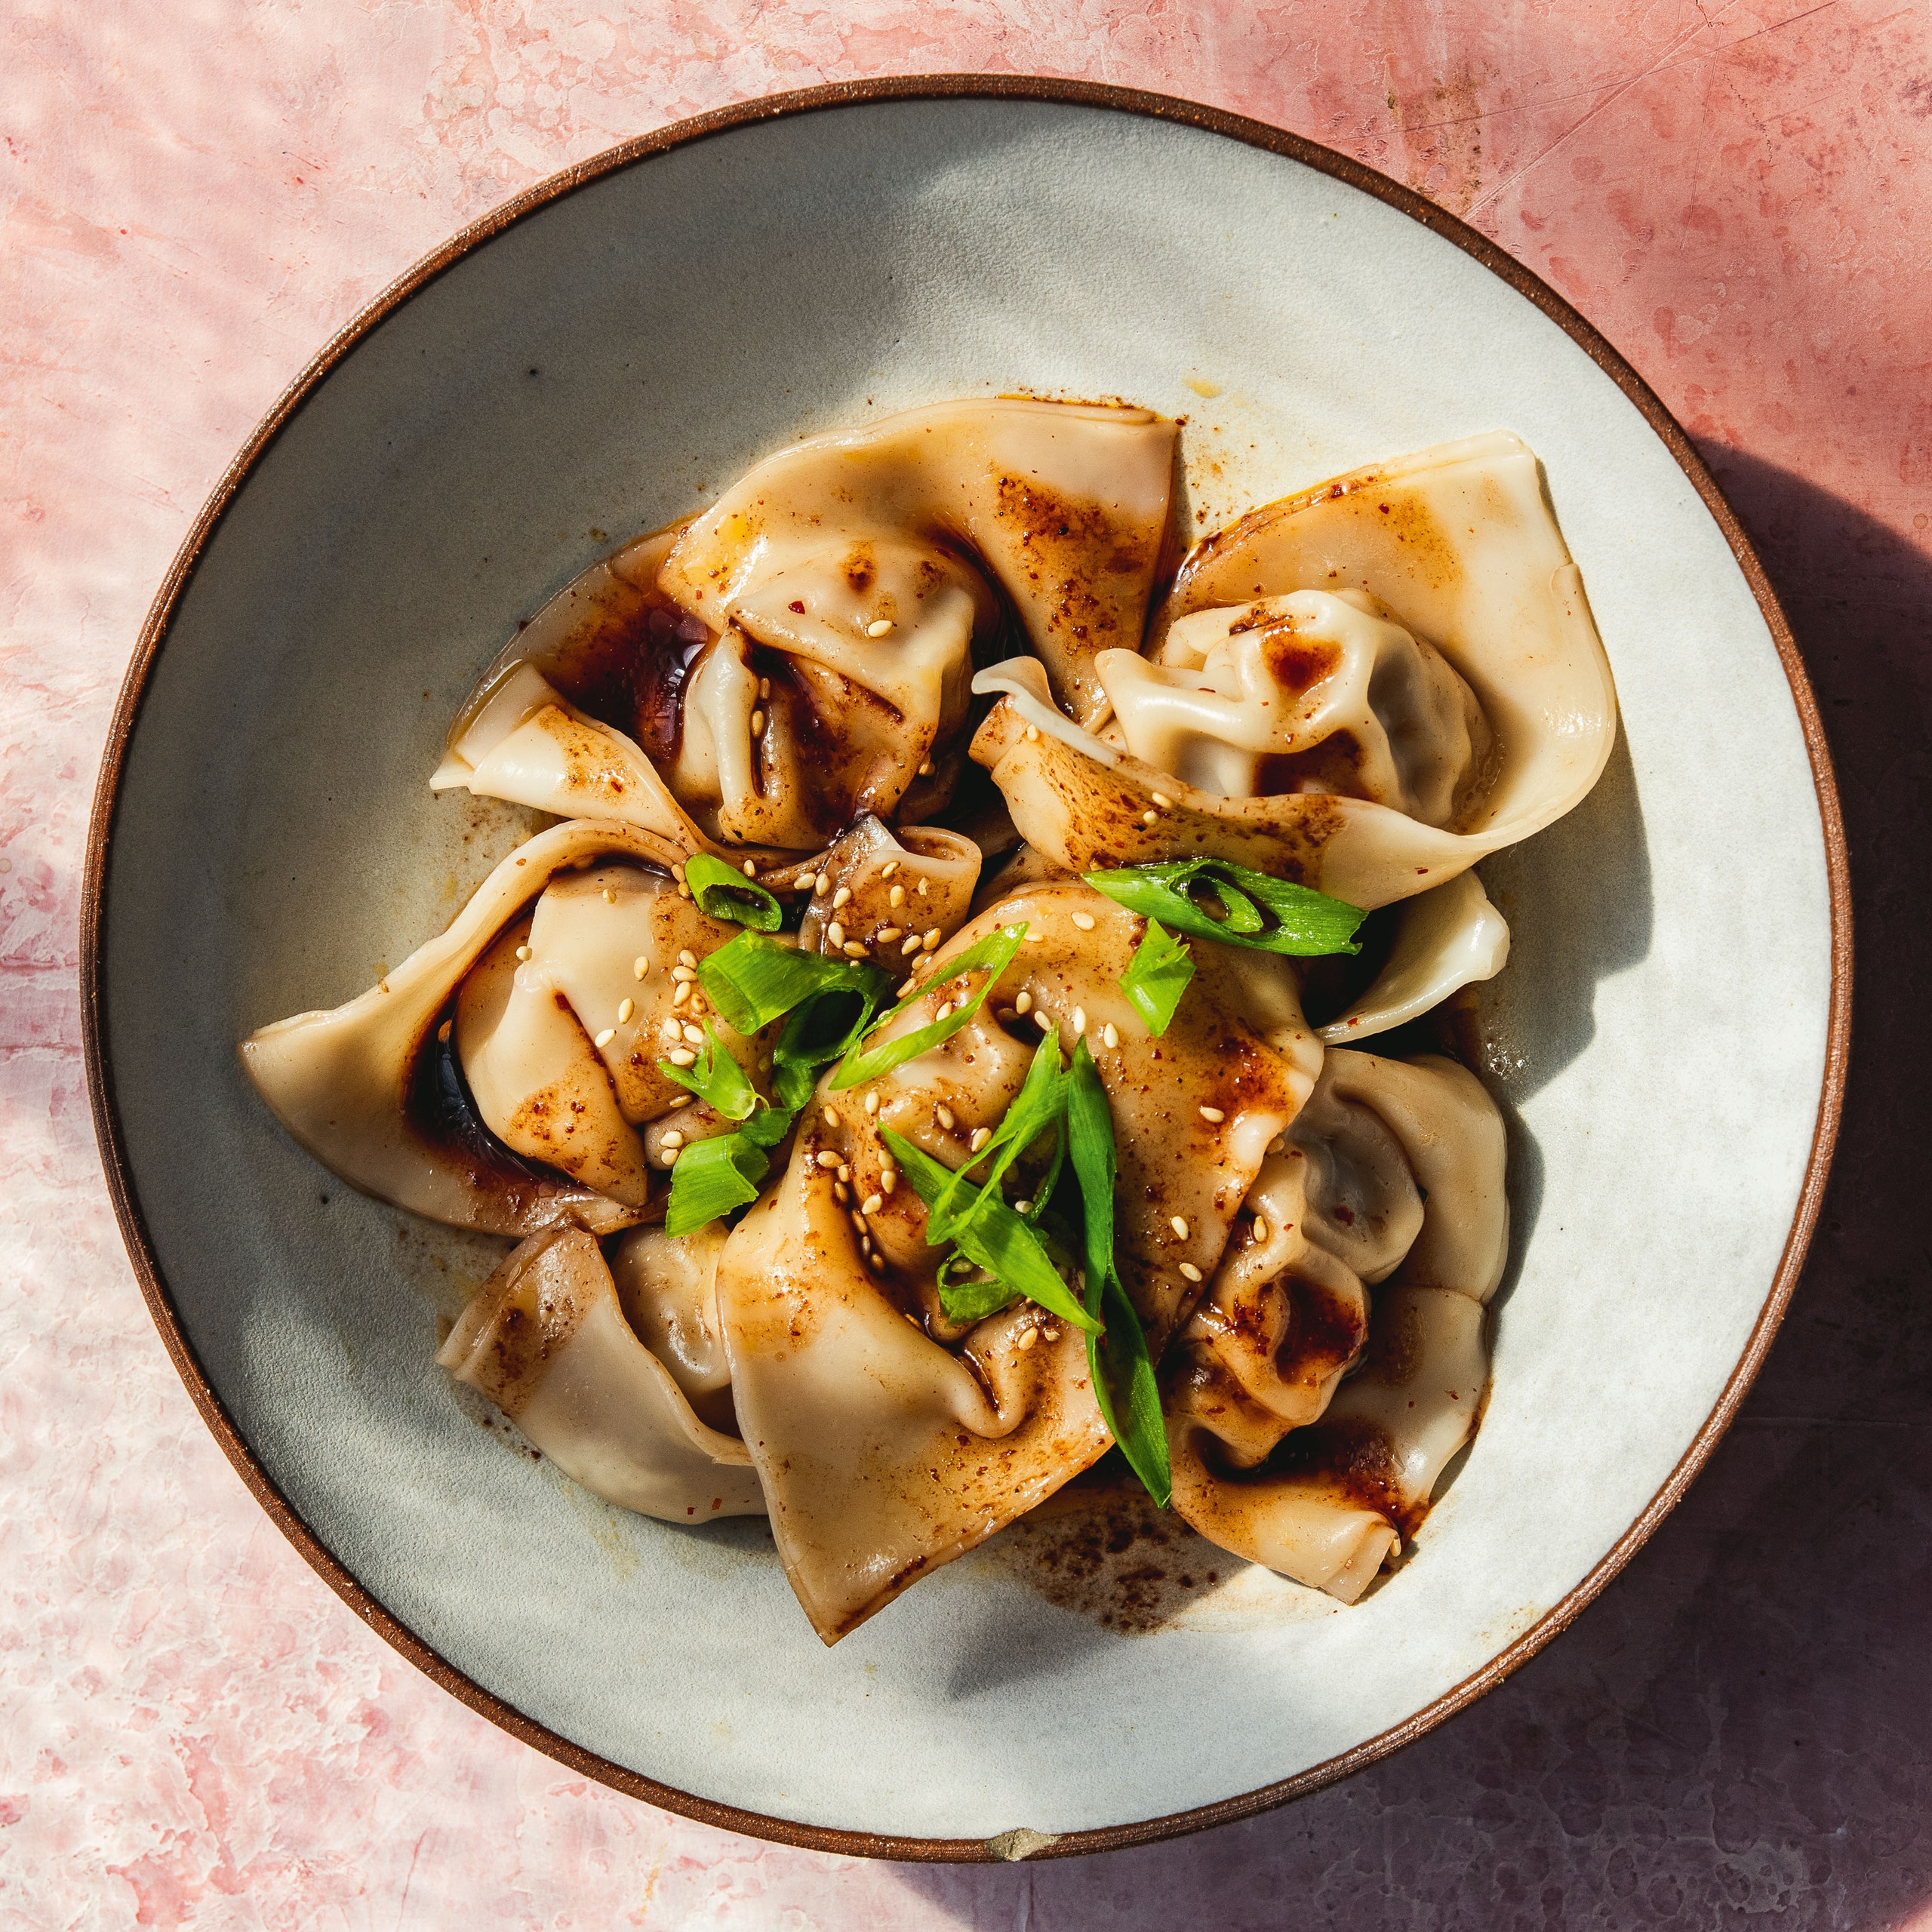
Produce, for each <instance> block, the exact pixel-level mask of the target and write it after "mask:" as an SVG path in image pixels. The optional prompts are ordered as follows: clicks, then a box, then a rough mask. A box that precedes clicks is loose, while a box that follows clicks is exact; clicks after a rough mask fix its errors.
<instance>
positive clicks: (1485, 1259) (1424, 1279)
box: [1164, 1052, 1509, 1602]
mask: <svg viewBox="0 0 1932 1932" xmlns="http://www.w3.org/2000/svg"><path fill="white" fill-rule="evenodd" d="M1504 1152H1505V1150H1504V1141H1503V1122H1502V1118H1501V1116H1500V1114H1499V1113H1498V1112H1497V1109H1496V1106H1495V1103H1494V1102H1493V1101H1491V1100H1490V1099H1489V1097H1488V1096H1487V1094H1486V1093H1485V1092H1484V1090H1483V1088H1482V1087H1481V1083H1480V1082H1478V1081H1477V1080H1476V1079H1475V1077H1474V1075H1472V1074H1470V1073H1469V1072H1467V1070H1466V1069H1464V1068H1463V1067H1460V1066H1457V1064H1456V1063H1454V1061H1451V1060H1445V1059H1443V1058H1441V1057H1437V1056H1434V1055H1425V1056H1423V1057H1420V1058H1419V1059H1417V1060H1413V1061H1406V1062H1405V1061H1401V1060H1389V1059H1385V1058H1383V1057H1380V1056H1378V1055H1375V1054H1362V1053H1355V1052H1331V1053H1330V1054H1328V1056H1327V1059H1326V1060H1325V1061H1324V1065H1323V1071H1322V1078H1321V1083H1320V1084H1319V1085H1318V1088H1317V1089H1316V1091H1315V1094H1314V1096H1313V1097H1312V1098H1311V1100H1310V1101H1309V1105H1308V1106H1307V1107H1306V1108H1305V1109H1303V1113H1302V1115H1301V1116H1300V1118H1298V1119H1297V1121H1296V1122H1295V1124H1294V1127H1293V1128H1291V1131H1290V1133H1289V1135H1288V1137H1287V1145H1286V1146H1285V1147H1284V1150H1283V1152H1281V1154H1280V1155H1272V1156H1271V1157H1270V1158H1269V1161H1268V1163H1267V1164H1266V1167H1265V1168H1263V1171H1262V1174H1261V1175H1260V1177H1259V1179H1258V1180H1257V1182H1256V1183H1255V1185H1254V1187H1253V1189H1251V1191H1250V1193H1249V1195H1248V1199H1247V1204H1248V1206H1249V1207H1250V1208H1251V1210H1252V1211H1253V1212H1254V1214H1257V1215H1258V1216H1260V1217H1262V1219H1263V1220H1264V1221H1265V1222H1266V1224H1267V1227H1268V1233H1267V1235H1266V1238H1265V1240H1260V1241H1257V1240H1255V1239H1254V1238H1252V1232H1251V1231H1252V1223H1250V1236H1249V1238H1247V1239H1245V1240H1243V1241H1238V1242H1237V1243H1235V1244H1233V1245H1232V1247H1231V1248H1230V1250H1229V1257H1228V1259H1227V1260H1226V1262H1225V1263H1223V1267H1222V1269H1221V1270H1220V1273H1219V1274H1218V1275H1217V1277H1216V1278H1215V1280H1214V1282H1213V1283H1212V1284H1211V1287H1210V1288H1209V1291H1208V1293H1207V1295H1206V1296H1205V1297H1204V1299H1203V1300H1202V1303H1201V1306H1200V1308H1199V1309H1198V1310H1197V1311H1196V1312H1195V1315H1194V1317H1193V1319H1192V1321H1191V1323H1190V1324H1189V1327H1188V1328H1187V1330H1186V1332H1185V1333H1184V1334H1183V1337H1182V1338H1181V1342H1180V1347H1179V1349H1178V1350H1177V1356H1176V1359H1175V1360H1174V1361H1173V1362H1172V1363H1171V1364H1170V1365H1169V1367H1168V1372H1167V1374H1166V1376H1165V1378H1164V1387H1165V1403H1166V1407H1167V1413H1168V1442H1169V1449H1170V1453H1171V1457H1172V1459H1173V1463H1174V1507H1175V1508H1176V1509H1177V1511H1178V1512H1180V1515H1182V1516H1183V1518H1184V1519H1185V1520H1186V1521H1188V1522H1189V1523H1190V1524H1192V1526H1193V1527H1195V1529H1196V1530H1198V1531H1199V1532H1200V1533H1201V1534H1202V1535H1203V1536H1204V1537H1207V1538H1208V1539H1209V1540H1211V1541H1213V1542H1214V1543H1219V1544H1220V1546H1222V1547H1223V1548H1224V1549H1229V1550H1231V1551H1232V1552H1235V1554H1236V1555H1241V1556H1245V1557H1247V1558H1250V1559H1251V1560H1252V1561H1256V1562H1260V1563H1264V1564H1267V1565H1268V1567H1270V1568H1271V1569H1275V1570H1277V1571H1280V1572H1281V1574H1284V1575H1285V1576H1287V1577H1293V1578H1294V1579H1295V1580H1297V1581H1298V1582H1301V1583H1308V1584H1309V1585H1311V1586H1313V1587H1315V1588H1316V1589H1323V1590H1326V1591H1327V1592H1329V1593H1330V1594H1331V1595H1335V1596H1337V1597H1340V1598H1341V1599H1342V1600H1343V1601H1345V1602H1352V1601H1355V1598H1356V1597H1357V1596H1358V1595H1360V1594H1361V1591H1362V1590H1363V1589H1366V1588H1367V1585H1368V1583H1370V1582H1371V1580H1373V1578H1374V1574H1375V1572H1376V1570H1377V1568H1378V1567H1380V1564H1381V1563H1382V1562H1383V1560H1384V1558H1386V1556H1387V1555H1388V1554H1389V1552H1391V1551H1392V1550H1393V1549H1395V1548H1396V1547H1397V1546H1398V1544H1399V1542H1400V1540H1401V1537H1402V1536H1403V1535H1404V1534H1413V1533H1414V1529H1415V1528H1416V1527H1417V1524H1419V1523H1420V1521H1421V1519H1422V1518H1423V1515H1425V1514H1426V1511H1427V1508H1428V1505H1429V1498H1430V1496H1431V1494H1432V1491H1433V1489H1434V1487H1435V1481H1436V1479H1437V1478H1438V1476H1439V1475H1441V1471H1442V1469H1443V1467H1444V1465H1445V1464H1446V1463H1447V1461H1448V1460H1449V1458H1450V1457H1451V1456H1453V1455H1454V1454H1455V1453H1456V1451H1457V1450H1458V1449H1460V1447H1462V1445H1463V1443H1464V1442H1465V1441H1467V1440H1468V1438H1469V1433H1470V1432H1471V1431H1472V1429H1473V1428H1474V1426H1475V1417H1476V1414H1477V1413H1478V1409H1479V1407H1480V1404H1481V1398H1482V1394H1483V1391H1484V1388H1485V1387H1486V1386H1487V1380H1488V1365H1487V1352H1486V1350H1485V1348H1484V1343H1483V1338H1482V1323H1483V1308H1484V1303H1485V1302H1486V1301H1487V1299H1488V1297H1490V1296H1491V1294H1494V1291H1495V1288H1496V1285H1497V1282H1498V1281H1499V1280H1500V1278H1501V1275H1502V1270H1503V1263H1504V1260H1505V1259H1506V1256H1507V1253H1508V1247H1509V1209H1508V1204H1507V1200H1506V1197H1505V1195H1504V1193H1503V1164H1504ZM1377 1282H1379V1283H1381V1284H1382V1285H1381V1286H1380V1287H1377V1289H1376V1291H1375V1294H1374V1297H1373V1305H1372V1309H1371V1304H1370V1298H1369V1297H1368V1296H1367V1294H1366V1293H1365V1288H1366V1286H1367V1284H1371V1283H1377ZM1364 1344H1365V1345H1366V1348H1367V1354H1366V1357H1365V1358H1364V1360H1363V1361H1362V1363H1361V1366H1360V1367H1359V1368H1358V1370H1357V1372H1356V1373H1355V1374H1354V1375H1353V1376H1352V1377H1351V1378H1350V1379H1349V1380H1343V1379H1342V1377H1343V1371H1346V1370H1347V1369H1348V1368H1349V1367H1350V1366H1351V1364H1352V1363H1353V1362H1354V1361H1355V1358H1356V1357H1357V1355H1358V1352H1359V1351H1360V1350H1361V1348H1362V1347H1363V1346H1364ZM1377 1524H1380V1528H1379V1529H1378V1528H1377Z"/></svg>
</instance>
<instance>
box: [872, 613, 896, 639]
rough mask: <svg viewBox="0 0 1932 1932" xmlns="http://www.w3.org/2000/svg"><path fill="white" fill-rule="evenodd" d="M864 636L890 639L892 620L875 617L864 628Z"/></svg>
mask: <svg viewBox="0 0 1932 1932" xmlns="http://www.w3.org/2000/svg"><path fill="white" fill-rule="evenodd" d="M891 635H892V620H891V618H890V617H875V618H874V619H873V620H872V622H871V623H869V624H868V625H867V626H866V636H868V637H890V636H891Z"/></svg>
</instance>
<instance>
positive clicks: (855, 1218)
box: [847, 1189, 871, 1235]
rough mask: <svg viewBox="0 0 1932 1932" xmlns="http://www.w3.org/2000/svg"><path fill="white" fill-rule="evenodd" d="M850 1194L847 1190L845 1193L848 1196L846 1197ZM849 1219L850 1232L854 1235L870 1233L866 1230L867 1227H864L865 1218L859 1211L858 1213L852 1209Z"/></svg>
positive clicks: (849, 1190) (855, 1209)
mask: <svg viewBox="0 0 1932 1932" xmlns="http://www.w3.org/2000/svg"><path fill="white" fill-rule="evenodd" d="M850 1192H851V1189H847V1193H848V1195H849V1194H850ZM851 1217H852V1232H854V1234H858V1235H863V1234H869V1233H870V1232H871V1230H870V1229H869V1228H867V1226H866V1217H865V1216H864V1215H863V1214H860V1212H859V1211H858V1210H857V1208H856V1207H855V1208H854V1209H853V1210H852V1211H851Z"/></svg>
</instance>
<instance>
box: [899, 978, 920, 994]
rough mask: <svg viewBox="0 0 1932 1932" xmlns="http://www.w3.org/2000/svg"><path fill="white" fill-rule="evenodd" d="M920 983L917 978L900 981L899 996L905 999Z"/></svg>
mask: <svg viewBox="0 0 1932 1932" xmlns="http://www.w3.org/2000/svg"><path fill="white" fill-rule="evenodd" d="M917 986H918V980H900V983H899V997H900V998H901V999H903V998H905V997H906V995H907V994H908V993H909V992H912V991H913V989H915V987H917Z"/></svg>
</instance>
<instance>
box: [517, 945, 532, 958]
mask: <svg viewBox="0 0 1932 1932" xmlns="http://www.w3.org/2000/svg"><path fill="white" fill-rule="evenodd" d="M516 956H517V957H518V958H519V959H528V958H531V957H532V956H533V955H532V954H531V950H530V948H529V947H528V946H518V948H517V949H516Z"/></svg>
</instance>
